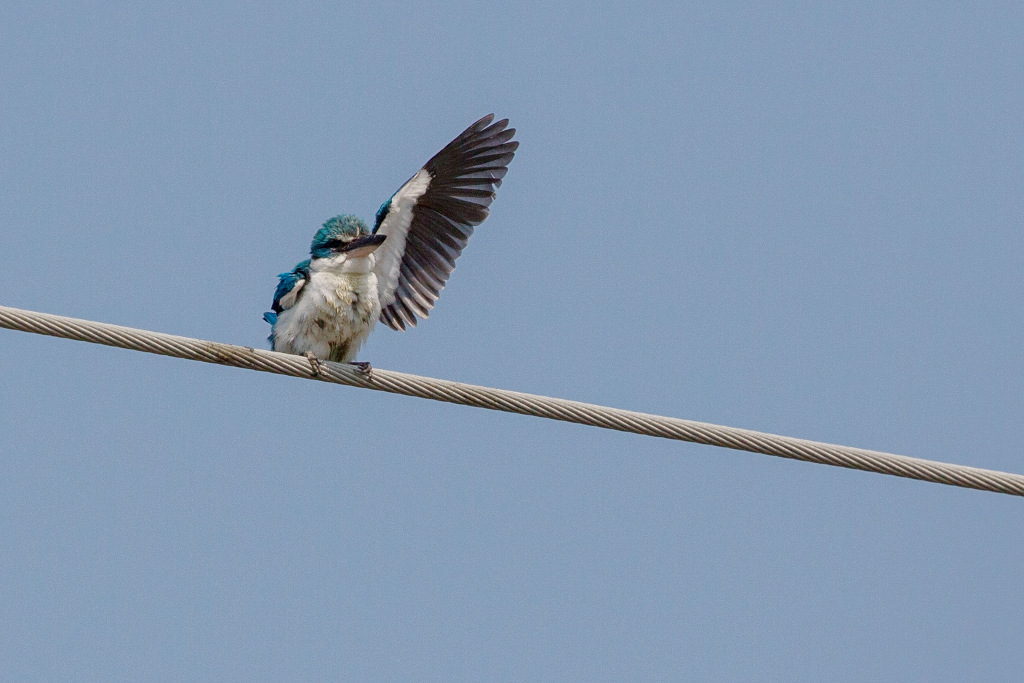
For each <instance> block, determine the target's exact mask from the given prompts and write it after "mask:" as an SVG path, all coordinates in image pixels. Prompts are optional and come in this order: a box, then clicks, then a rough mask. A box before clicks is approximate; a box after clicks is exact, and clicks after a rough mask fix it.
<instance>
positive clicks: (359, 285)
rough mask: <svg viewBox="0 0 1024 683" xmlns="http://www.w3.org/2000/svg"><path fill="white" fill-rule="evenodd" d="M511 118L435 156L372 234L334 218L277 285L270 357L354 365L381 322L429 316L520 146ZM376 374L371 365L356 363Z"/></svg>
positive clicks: (475, 128) (382, 212)
mask: <svg viewBox="0 0 1024 683" xmlns="http://www.w3.org/2000/svg"><path fill="white" fill-rule="evenodd" d="M515 132H516V130H515V128H509V127H508V119H502V120H501V121H494V114H488V115H487V116H485V117H483V118H482V119H480V120H479V121H477V122H476V123H474V124H473V125H471V126H470V127H469V128H467V129H466V130H465V131H463V132H462V134H461V135H459V136H458V137H457V138H455V139H454V140H452V141H451V142H449V143H448V145H446V146H445V148H444V149H442V150H441V151H440V152H438V153H437V154H435V155H434V156H433V157H432V158H431V159H430V161H428V162H427V163H426V164H424V166H423V168H421V169H420V170H419V171H417V172H416V174H415V175H413V176H412V177H411V178H410V179H409V180H408V181H406V183H405V184H404V185H402V186H401V187H400V188H399V189H398V191H397V192H395V193H394V194H393V195H391V198H390V199H388V200H387V201H386V202H384V203H383V204H381V206H380V209H379V210H378V211H377V216H376V222H375V224H374V227H373V230H370V228H369V227H368V226H367V224H366V223H364V222H363V221H362V220H361V219H360V218H359V217H358V216H354V215H351V214H346V215H343V216H335V217H334V218H331V219H329V220H328V221H327V222H326V223H324V224H323V227H322V228H320V229H319V230H318V231H317V232H316V235H314V236H313V243H312V244H311V245H310V253H309V258H308V259H306V260H305V261H302V262H301V263H299V264H298V265H297V266H295V267H294V268H293V269H292V270H290V271H288V272H286V273H281V274H280V275H279V276H278V283H277V289H276V291H275V292H274V302H273V304H271V310H270V311H268V312H267V313H265V314H264V315H263V318H264V320H266V321H267V322H268V323H270V324H271V326H272V327H271V332H270V337H269V338H268V340H269V341H270V348H271V349H273V350H274V351H281V352H283V353H293V354H297V355H304V356H306V357H307V358H309V362H310V364H311V366H312V370H313V374H314V375H317V374H319V372H320V361H322V360H330V361H335V362H339V363H352V362H353V359H354V358H355V356H356V352H358V351H359V348H360V347H361V346H362V345H363V343H364V342H365V341H366V338H367V337H369V336H370V332H372V331H373V328H374V326H375V325H376V324H377V321H378V320H380V321H381V322H383V323H384V324H385V325H387V326H388V327H390V328H392V329H394V330H400V331H405V329H406V327H407V326H415V325H416V320H417V318H423V319H426V318H427V317H428V316H429V315H430V311H431V309H433V308H434V303H435V302H436V301H437V299H438V297H439V296H440V294H441V290H442V289H444V286H445V284H446V283H447V282H448V277H449V276H450V275H451V273H452V271H453V270H455V259H457V258H458V257H459V255H460V254H461V253H462V250H463V249H464V248H465V247H466V242H467V240H468V239H469V236H470V235H472V234H473V228H474V227H475V226H477V225H480V223H482V222H483V221H484V219H486V218H487V215H488V213H489V212H490V209H489V208H488V207H489V206H490V205H491V202H492V201H494V196H495V190H496V189H497V188H498V187H499V186H500V185H501V179H502V178H504V177H505V174H506V173H507V172H508V163H509V162H510V161H511V160H512V157H513V156H514V155H515V151H516V149H517V148H518V147H519V143H518V142H517V141H515V140H512V137H513V136H514V135H515ZM353 364H354V365H356V366H357V367H358V368H359V369H360V371H362V372H364V373H368V372H369V371H370V365H369V363H353Z"/></svg>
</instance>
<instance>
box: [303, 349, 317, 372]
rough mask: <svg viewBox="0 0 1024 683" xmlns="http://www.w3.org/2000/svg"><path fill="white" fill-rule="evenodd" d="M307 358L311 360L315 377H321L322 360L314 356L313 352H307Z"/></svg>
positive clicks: (310, 363) (310, 365) (310, 364)
mask: <svg viewBox="0 0 1024 683" xmlns="http://www.w3.org/2000/svg"><path fill="white" fill-rule="evenodd" d="M306 358H308V359H309V367H310V368H311V369H312V370H313V376H314V377H319V376H320V359H319V358H317V357H316V356H315V355H313V352H312V351H306Z"/></svg>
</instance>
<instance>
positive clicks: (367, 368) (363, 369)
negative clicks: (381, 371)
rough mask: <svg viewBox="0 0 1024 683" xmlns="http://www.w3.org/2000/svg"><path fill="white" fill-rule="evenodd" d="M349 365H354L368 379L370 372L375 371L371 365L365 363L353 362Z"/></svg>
mask: <svg viewBox="0 0 1024 683" xmlns="http://www.w3.org/2000/svg"><path fill="white" fill-rule="evenodd" d="M349 365H354V366H355V368H356V370H358V371H359V374H360V375H365V376H367V377H369V376H370V372H371V371H372V370H373V368H372V367H371V366H370V364H369V363H367V362H365V361H353V362H351V363H349Z"/></svg>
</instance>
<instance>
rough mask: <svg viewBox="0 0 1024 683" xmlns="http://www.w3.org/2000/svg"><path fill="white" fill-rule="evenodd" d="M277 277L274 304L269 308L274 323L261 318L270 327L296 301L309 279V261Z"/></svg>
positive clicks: (264, 317) (265, 317)
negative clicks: (278, 315)
mask: <svg viewBox="0 0 1024 683" xmlns="http://www.w3.org/2000/svg"><path fill="white" fill-rule="evenodd" d="M277 277H279V278H280V280H279V281H278V283H277V289H276V290H275V291H274V303H273V304H271V306H270V308H271V309H273V313H274V322H271V321H270V320H269V319H268V318H267V316H266V315H264V316H263V319H264V320H266V321H267V322H269V323H270V324H271V325H273V324H274V323H275V322H277V314H278V313H280V312H281V311H283V310H285V309H287V308H291V307H292V306H294V305H295V302H296V301H297V300H298V298H299V294H300V291H301V289H302V286H303V285H304V284H306V280H308V279H309V259H306V260H305V261H303V262H302V263H300V264H299V265H297V266H295V268H293V269H292V270H291V271H290V272H287V273H281V274H280V275H278V276H277ZM268 315H269V313H268Z"/></svg>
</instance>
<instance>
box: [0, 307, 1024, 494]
mask: <svg viewBox="0 0 1024 683" xmlns="http://www.w3.org/2000/svg"><path fill="white" fill-rule="evenodd" d="M0 327H6V328H8V329H12V330H20V331H22V332H32V333H35V334H46V335H50V336H54V337H63V338H65V339H75V340H78V341H85V342H91V343H94V344H105V345H107V346H117V347H120V348H124V349H132V350H135V351H145V352H147V353H157V354H161V355H164V356H173V357H175V358H185V359H188V360H197V361H202V362H204V363H217V364H219V365H231V366H235V367H239V368H247V369H249V370H259V371H262V372H273V373H277V374H280V375H290V376H292V377H302V378H305V379H315V380H320V381H322V382H333V383H335V384H347V385H350V386H355V387H362V388H364V389H376V390H377V391H387V392H391V393H395V394H404V395H406V396H416V397H419V398H428V399H432V400H435V401H446V402H448V403H459V404H462V405H468V406H476V407H478V408H487V409H489V410H501V411H505V412H510V413H520V414H522V415H533V416H536V417H546V418H549V419H552V420H562V421H565V422H575V423H578V424H585V425H591V426H594V427H601V428H604V429H616V430H619V431H623V432H632V433H635V434H646V435H648V436H657V437H662V438H666V439H678V440H680V441H690V442H693V443H700V444H706V445H709V446H721V447H723V448H733V449H736V450H742V451H750V452H753V453H762V454H764V455H774V456H779V457H782V458H791V459H794V460H803V461H804V462H814V463H819V464H822V465H834V466H838V467H848V468H850V469H857V470H865V471H867V472H878V473H880V474H890V475H893V476H897V477H907V478H910V479H920V480H922V481H930V482H934V483H938V484H948V485H950V486H962V487H965V488H973V489H980V490H983V491H993V492H996V493H1007V494H1011V495H1016V496H1024V475H1020V474H1013V473H1009V472H999V471H996V470H986V469H980V468H976V467H967V466H964V465H956V464H951V463H944V462H936V461H933V460H922V459H919V458H910V457H907V456H903V455H894V454H892V453H883V452H879V451H870V450H865V449H862V448H850V447H848V446H838V445H835V444H828V443H821V442H818V441H807V440H805V439H794V438H791V437H786V436H779V435H777V434H767V433H764V432H755V431H750V430H747V429H737V428H735V427H724V426H721V425H715V424H709V423H706V422H695V421H692V420H683V419H679V418H674V417H663V416H660V415H651V414H648V413H637V412H633V411H631V410H621V409H618V408H609V407H606V406H600V405H595V404H591V403H582V402H579V401H570V400H566V399H561V398H551V397H547V396H538V395H536V394H524V393H521V392H517V391H508V390H505V389H493V388H490V387H483V386H477V385H473V384H462V383H461V382H452V381H450V380H442V379H434V378H431V377H422V376H419V375H410V374H406V373H403V372H395V371H392V370H381V369H378V368H374V369H373V371H372V372H371V373H370V374H369V375H366V374H363V373H361V372H360V371H358V370H357V369H355V368H354V367H352V366H350V365H347V364H343V363H331V362H328V361H321V362H320V367H319V372H318V373H317V372H316V371H315V370H314V368H313V366H312V364H311V363H310V361H309V360H308V359H307V358H305V357H303V356H293V355H289V354H284V353H275V352H273V351H264V350H262V349H254V348H251V347H248V346H236V345H234V344H222V343H219V342H213V341H205V340H202V339H192V338H190V337H179V336H177V335H172V334H163V333H161V332H152V331H149V330H140V329H136V328H132V327H122V326H120V325H110V324H108V323H100V322H94V321H91V320H81V319H78V318H68V317H65V316H60V315H52V314H49V313H39V312H36V311H26V310H22V309H18V308H9V307H7V306H0Z"/></svg>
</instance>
